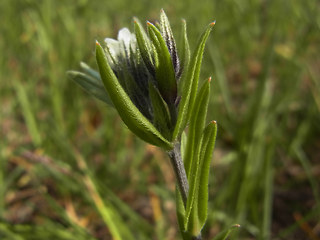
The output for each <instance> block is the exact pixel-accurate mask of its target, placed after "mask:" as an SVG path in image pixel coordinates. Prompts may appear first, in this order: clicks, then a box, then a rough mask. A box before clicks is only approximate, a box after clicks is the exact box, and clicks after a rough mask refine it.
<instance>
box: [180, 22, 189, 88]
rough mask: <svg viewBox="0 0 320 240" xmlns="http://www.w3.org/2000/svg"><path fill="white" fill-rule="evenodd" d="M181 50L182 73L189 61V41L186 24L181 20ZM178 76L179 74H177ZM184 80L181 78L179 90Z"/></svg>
mask: <svg viewBox="0 0 320 240" xmlns="http://www.w3.org/2000/svg"><path fill="white" fill-rule="evenodd" d="M181 36H182V37H181V50H180V53H181V54H180V72H183V70H184V69H186V68H187V67H188V64H189V61H190V47H189V41H188V36H187V24H186V21H185V20H184V19H183V20H182V29H181ZM179 75H180V74H179ZM184 79H185V78H184V77H182V78H181V79H180V83H179V84H180V86H179V89H183V85H182V84H183V82H184V81H183V80H184Z"/></svg>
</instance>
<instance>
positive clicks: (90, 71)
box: [80, 62, 103, 86]
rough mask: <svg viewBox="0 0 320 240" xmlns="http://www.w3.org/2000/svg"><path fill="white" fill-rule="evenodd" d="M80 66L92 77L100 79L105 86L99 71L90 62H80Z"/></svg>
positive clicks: (100, 82)
mask: <svg viewBox="0 0 320 240" xmlns="http://www.w3.org/2000/svg"><path fill="white" fill-rule="evenodd" d="M80 67H81V68H82V69H83V71H85V72H86V73H87V74H88V75H89V76H90V77H92V78H95V79H98V80H99V84H100V85H101V86H103V83H102V80H101V77H100V74H99V72H97V71H96V70H94V69H92V68H91V67H90V66H89V65H88V64H86V63H84V62H80Z"/></svg>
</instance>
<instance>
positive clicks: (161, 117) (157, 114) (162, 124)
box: [149, 82, 171, 139]
mask: <svg viewBox="0 0 320 240" xmlns="http://www.w3.org/2000/svg"><path fill="white" fill-rule="evenodd" d="M149 95H150V99H151V103H152V108H153V121H154V122H153V123H154V125H155V126H156V128H157V129H158V130H159V131H160V133H162V135H163V136H164V137H165V138H166V139H171V119H170V113H169V109H168V106H167V104H166V102H165V101H164V100H163V98H162V97H161V95H160V93H159V91H158V90H157V89H156V88H155V87H154V86H153V84H152V83H151V82H149Z"/></svg>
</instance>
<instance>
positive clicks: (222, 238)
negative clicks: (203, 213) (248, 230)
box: [212, 224, 240, 240]
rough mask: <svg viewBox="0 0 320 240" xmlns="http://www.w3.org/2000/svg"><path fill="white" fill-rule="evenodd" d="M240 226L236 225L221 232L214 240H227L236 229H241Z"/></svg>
mask: <svg viewBox="0 0 320 240" xmlns="http://www.w3.org/2000/svg"><path fill="white" fill-rule="evenodd" d="M239 228H240V225H239V224H235V225H232V226H230V227H229V228H227V229H226V230H223V231H222V232H220V233H219V234H218V235H217V236H215V237H214V238H213V239H212V240H226V239H227V237H228V236H229V235H230V233H231V232H232V231H234V230H236V229H239Z"/></svg>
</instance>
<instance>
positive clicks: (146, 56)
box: [134, 18, 155, 76]
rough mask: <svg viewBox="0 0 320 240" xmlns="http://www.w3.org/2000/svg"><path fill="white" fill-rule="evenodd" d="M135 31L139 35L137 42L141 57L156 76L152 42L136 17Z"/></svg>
mask: <svg viewBox="0 0 320 240" xmlns="http://www.w3.org/2000/svg"><path fill="white" fill-rule="evenodd" d="M134 32H135V34H136V37H137V43H138V47H139V51H140V54H141V57H142V59H143V62H144V64H145V65H146V67H147V69H148V71H149V72H150V74H151V75H152V76H155V63H154V59H153V56H152V53H153V50H152V45H151V42H150V40H149V38H148V36H147V33H146V32H145V31H144V30H143V27H142V26H141V24H140V22H139V20H138V19H136V18H135V19H134Z"/></svg>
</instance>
